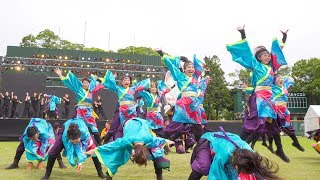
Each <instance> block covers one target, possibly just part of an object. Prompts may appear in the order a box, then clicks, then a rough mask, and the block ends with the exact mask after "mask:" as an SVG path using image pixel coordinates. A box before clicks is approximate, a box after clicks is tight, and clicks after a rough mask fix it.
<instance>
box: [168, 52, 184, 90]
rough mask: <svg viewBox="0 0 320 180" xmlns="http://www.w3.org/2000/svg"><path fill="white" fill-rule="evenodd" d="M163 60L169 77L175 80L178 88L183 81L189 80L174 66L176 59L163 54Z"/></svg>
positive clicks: (181, 85)
mask: <svg viewBox="0 0 320 180" xmlns="http://www.w3.org/2000/svg"><path fill="white" fill-rule="evenodd" d="M163 61H164V64H165V65H166V66H167V68H168V69H169V71H170V74H171V77H172V78H173V79H174V80H175V81H176V82H177V84H178V88H179V89H182V88H183V86H184V85H185V83H187V82H188V81H190V80H189V78H188V77H187V76H186V75H185V74H184V73H183V72H181V71H180V70H179V68H178V67H177V66H176V64H177V62H176V59H172V58H169V56H164V57H163Z"/></svg>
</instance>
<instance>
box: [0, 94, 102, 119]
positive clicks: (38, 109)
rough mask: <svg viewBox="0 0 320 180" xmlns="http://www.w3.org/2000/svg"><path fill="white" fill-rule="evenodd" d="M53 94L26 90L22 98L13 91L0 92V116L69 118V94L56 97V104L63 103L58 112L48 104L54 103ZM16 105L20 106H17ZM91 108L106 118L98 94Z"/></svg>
mask: <svg viewBox="0 0 320 180" xmlns="http://www.w3.org/2000/svg"><path fill="white" fill-rule="evenodd" d="M53 96H54V93H53V92H52V93H51V94H50V95H48V94H43V93H37V92H34V93H33V94H32V95H30V94H29V92H27V93H26V95H25V97H24V98H23V99H22V98H20V99H19V98H18V96H17V95H15V94H14V92H11V93H9V92H5V93H4V94H2V93H0V118H31V117H39V118H44V119H69V118H71V115H72V114H71V112H72V110H73V108H72V109H71V106H70V99H69V95H68V94H65V95H64V96H63V97H62V98H59V97H57V98H58V99H59V103H57V104H60V103H61V104H62V105H63V108H62V109H59V111H60V110H61V113H59V112H58V108H57V107H56V108H55V109H54V110H53V111H50V110H51V108H50V106H51V107H52V103H54V102H51V101H52V97H53ZM57 104H56V105H57ZM18 106H20V107H19V108H18ZM22 108H23V109H22ZM93 108H94V111H95V112H96V113H97V114H98V115H101V119H106V116H105V113H104V110H103V107H102V101H101V96H100V95H99V96H98V97H97V99H96V100H95V101H94V103H93ZM59 114H61V117H59Z"/></svg>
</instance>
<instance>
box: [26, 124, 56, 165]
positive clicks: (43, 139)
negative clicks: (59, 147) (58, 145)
mask: <svg viewBox="0 0 320 180" xmlns="http://www.w3.org/2000/svg"><path fill="white" fill-rule="evenodd" d="M32 126H35V127H37V129H38V131H39V138H38V140H37V141H33V140H30V139H29V138H28V136H27V129H28V128H29V127H32ZM20 139H21V140H22V142H23V145H24V148H25V150H26V158H27V161H29V162H32V161H45V160H47V158H48V150H49V149H50V147H51V146H52V145H53V144H54V142H55V138H54V132H53V129H52V126H51V124H50V123H48V122H47V121H46V120H45V119H41V118H31V119H30V122H29V124H28V126H27V127H26V129H25V131H24V133H23V135H22V137H21V138H20Z"/></svg>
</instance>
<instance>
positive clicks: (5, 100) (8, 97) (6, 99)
mask: <svg viewBox="0 0 320 180" xmlns="http://www.w3.org/2000/svg"><path fill="white" fill-rule="evenodd" d="M10 101H11V97H10V96H4V97H3V105H4V106H9V105H10Z"/></svg>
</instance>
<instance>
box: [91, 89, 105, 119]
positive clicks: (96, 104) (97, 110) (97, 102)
mask: <svg viewBox="0 0 320 180" xmlns="http://www.w3.org/2000/svg"><path fill="white" fill-rule="evenodd" d="M93 108H94V112H95V113H96V114H97V115H98V116H99V115H100V114H101V116H102V118H103V119H107V117H106V115H105V113H104V109H103V106H102V100H101V96H100V95H98V96H97V100H95V101H94V106H93ZM99 119H100V118H99Z"/></svg>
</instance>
